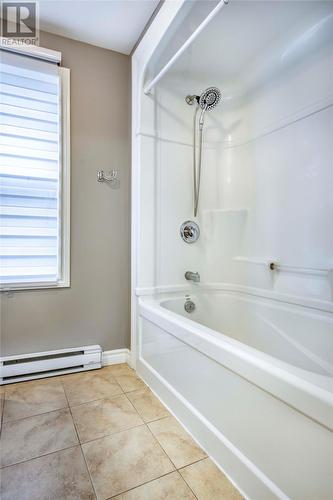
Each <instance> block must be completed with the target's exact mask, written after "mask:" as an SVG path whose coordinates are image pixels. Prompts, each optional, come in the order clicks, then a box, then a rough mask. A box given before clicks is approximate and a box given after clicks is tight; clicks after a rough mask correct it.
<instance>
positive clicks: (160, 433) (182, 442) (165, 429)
mask: <svg viewBox="0 0 333 500" xmlns="http://www.w3.org/2000/svg"><path fill="white" fill-rule="evenodd" d="M148 427H149V428H150V430H151V431H152V433H153V434H154V436H155V437H156V438H157V439H158V441H159V443H160V444H161V446H162V448H163V449H164V450H165V451H166V453H167V454H168V456H169V458H170V459H171V460H172V462H173V463H174V464H175V466H176V468H177V469H178V468H179V467H184V466H185V465H188V464H191V463H193V462H196V461H197V460H201V459H202V458H205V457H207V455H206V454H205V453H204V452H203V451H202V449H201V448H199V446H198V445H197V444H196V443H195V442H194V441H193V439H192V438H191V437H190V436H189V434H188V433H187V432H186V431H185V430H184V429H183V427H182V426H181V425H180V424H179V423H178V422H177V420H176V419H175V418H174V417H167V418H163V419H162V420H156V422H151V423H150V424H148Z"/></svg>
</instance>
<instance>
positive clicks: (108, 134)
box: [1, 33, 130, 355]
mask: <svg viewBox="0 0 333 500" xmlns="http://www.w3.org/2000/svg"><path fill="white" fill-rule="evenodd" d="M41 46H43V47H47V48H50V49H55V50H59V51H61V52H62V55H63V62H62V64H63V66H65V67H68V68H70V70H71V287H70V288H66V289H58V290H38V291H37V290H35V291H21V292H14V293H12V295H11V296H10V295H7V294H2V297H1V299H2V300H1V313H2V314H1V355H12V354H19V353H29V352H39V351H44V350H47V349H58V348H64V347H76V346H81V345H87V344H100V345H101V346H102V347H103V349H104V350H108V349H117V348H122V347H128V346H129V338H130V335H129V329H130V310H129V296H130V293H129V279H130V278H129V245H130V241H129V234H130V232H129V213H130V197H129V185H130V180H129V178H130V174H129V172H130V90H129V89H130V59H129V57H128V56H125V55H122V54H119V53H116V52H112V51H109V50H104V49H101V48H98V47H94V46H92V45H87V44H84V43H81V42H76V41H74V40H70V39H68V38H63V37H59V36H56V35H51V34H49V33H42V34H41ZM111 168H118V169H119V170H120V181H121V186H120V189H119V190H112V189H110V187H109V186H108V185H107V184H101V183H98V182H97V181H96V171H97V170H99V169H104V170H110V169H111Z"/></svg>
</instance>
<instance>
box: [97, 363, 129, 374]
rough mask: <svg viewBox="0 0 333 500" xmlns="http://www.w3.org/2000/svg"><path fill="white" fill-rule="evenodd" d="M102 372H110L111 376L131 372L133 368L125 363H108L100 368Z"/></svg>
mask: <svg viewBox="0 0 333 500" xmlns="http://www.w3.org/2000/svg"><path fill="white" fill-rule="evenodd" d="M102 370H103V372H106V373H110V374H111V375H112V376H113V377H115V376H117V375H128V374H130V373H133V372H134V370H133V369H132V368H131V367H130V366H128V365H127V364H126V363H121V364H118V365H109V366H104V368H102Z"/></svg>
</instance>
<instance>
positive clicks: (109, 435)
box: [79, 422, 146, 446]
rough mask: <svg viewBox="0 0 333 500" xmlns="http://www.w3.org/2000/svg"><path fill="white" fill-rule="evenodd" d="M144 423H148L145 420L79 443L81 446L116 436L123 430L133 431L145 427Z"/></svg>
mask: <svg viewBox="0 0 333 500" xmlns="http://www.w3.org/2000/svg"><path fill="white" fill-rule="evenodd" d="M144 425H146V424H145V423H144V422H142V424H138V425H134V426H133V427H128V428H127V429H122V430H121V431H117V432H112V433H111V434H105V435H104V436H99V437H97V438H94V439H89V440H88V441H79V443H80V445H81V446H82V445H84V444H88V443H93V442H94V441H98V440H99V439H104V438H108V437H112V436H116V435H117V434H120V433H121V432H127V431H131V430H132V429H137V428H138V427H143V426H144Z"/></svg>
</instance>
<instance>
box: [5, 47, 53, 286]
mask: <svg viewBox="0 0 333 500" xmlns="http://www.w3.org/2000/svg"><path fill="white" fill-rule="evenodd" d="M0 80H1V81H0V126H1V131H0V194H1V201H0V209H1V213H0V215H1V224H0V259H1V269H0V274H1V276H0V278H1V283H2V286H4V285H8V286H9V287H10V285H11V284H17V283H21V284H24V283H53V282H54V283H56V282H57V281H59V279H60V277H61V267H62V262H61V255H62V254H61V217H60V215H61V210H60V208H61V204H60V193H61V168H60V166H61V163H60V156H61V144H60V137H61V134H60V123H61V121H60V110H61V106H60V93H61V90H60V89H61V86H60V75H59V68H58V66H57V65H56V64H55V63H51V62H46V61H42V60H38V59H34V58H31V57H27V56H22V55H18V54H15V53H9V52H5V51H1V77H0Z"/></svg>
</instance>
